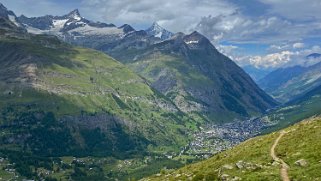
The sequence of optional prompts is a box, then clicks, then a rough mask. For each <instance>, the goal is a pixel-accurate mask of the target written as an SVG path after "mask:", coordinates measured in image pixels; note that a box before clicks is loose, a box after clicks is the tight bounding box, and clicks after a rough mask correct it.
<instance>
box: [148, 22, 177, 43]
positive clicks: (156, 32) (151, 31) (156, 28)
mask: <svg viewBox="0 0 321 181" xmlns="http://www.w3.org/2000/svg"><path fill="white" fill-rule="evenodd" d="M145 31H146V33H147V34H148V35H150V36H154V37H158V38H160V39H162V40H166V39H169V38H171V37H172V36H173V35H174V34H173V33H172V32H170V31H168V30H166V29H165V28H163V27H161V26H160V25H159V24H158V23H157V22H154V23H153V24H152V26H151V27H149V28H148V29H147V30H145Z"/></svg>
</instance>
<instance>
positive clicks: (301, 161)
mask: <svg viewBox="0 0 321 181" xmlns="http://www.w3.org/2000/svg"><path fill="white" fill-rule="evenodd" d="M295 164H296V165H298V166H300V167H306V166H308V162H307V161H306V160H305V159H300V160H298V161H296V162H295Z"/></svg>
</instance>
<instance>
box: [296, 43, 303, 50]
mask: <svg viewBox="0 0 321 181" xmlns="http://www.w3.org/2000/svg"><path fill="white" fill-rule="evenodd" d="M293 48H295V49H300V48H304V43H294V44H293Z"/></svg>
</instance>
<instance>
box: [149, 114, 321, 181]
mask: <svg viewBox="0 0 321 181" xmlns="http://www.w3.org/2000/svg"><path fill="white" fill-rule="evenodd" d="M283 131H286V132H287V133H286V134H284V136H283V137H282V138H281V140H280V141H279V143H278V145H277V146H276V154H277V156H278V157H280V158H281V159H283V160H284V161H285V162H286V163H287V164H288V165H289V167H290V168H289V170H288V173H289V177H290V179H293V180H321V172H320V169H321V162H320V161H321V157H320V155H321V151H320V150H321V144H320V139H321V118H313V119H309V120H305V121H303V122H301V123H298V124H295V125H294V126H291V127H288V128H286V129H284V130H283ZM279 134H280V132H274V133H271V134H268V135H265V136H259V137H256V138H252V139H250V140H247V141H245V142H243V143H241V144H240V145H238V146H236V147H234V148H232V149H230V150H227V151H224V152H222V153H220V154H217V155H215V156H213V157H212V158H210V159H208V160H205V161H202V162H199V163H196V164H192V165H188V166H185V167H183V168H182V169H179V170H176V171H170V170H164V171H162V172H161V173H160V174H158V175H155V176H153V177H150V178H148V179H146V180H222V179H224V178H225V179H230V180H231V179H235V180H237V179H238V180H240V179H242V180H280V175H279V168H280V165H279V164H277V163H276V162H274V161H273V159H272V157H271V156H270V149H271V147H272V145H273V143H274V141H275V140H276V138H277V137H278V136H279ZM300 159H304V160H305V161H306V162H307V163H308V164H307V165H306V166H302V165H301V166H300V165H298V164H296V163H295V162H296V161H298V160H300ZM237 165H239V166H237Z"/></svg>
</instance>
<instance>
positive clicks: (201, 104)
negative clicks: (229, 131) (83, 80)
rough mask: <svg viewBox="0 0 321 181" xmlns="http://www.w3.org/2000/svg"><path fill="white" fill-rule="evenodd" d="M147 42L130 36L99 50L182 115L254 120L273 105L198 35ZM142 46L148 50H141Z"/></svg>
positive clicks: (143, 36) (273, 104)
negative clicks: (147, 83) (140, 78)
mask: <svg viewBox="0 0 321 181" xmlns="http://www.w3.org/2000/svg"><path fill="white" fill-rule="evenodd" d="M145 39H146V36H145V35H144V34H139V35H138V34H135V35H134V33H131V34H129V35H128V36H127V37H125V38H124V39H123V40H122V41H121V42H119V44H118V45H117V46H116V47H102V50H103V51H105V52H108V53H109V54H110V55H111V56H113V57H116V58H117V59H118V60H120V61H122V62H123V63H125V64H127V65H128V66H129V67H130V68H131V69H133V70H134V71H135V72H137V73H138V74H140V75H141V76H143V77H145V78H146V79H147V80H149V81H150V82H152V86H153V87H154V88H155V89H157V90H158V91H160V92H162V93H163V94H165V95H166V96H168V97H169V98H170V99H172V100H174V103H175V104H176V105H177V107H179V108H180V109H181V110H183V111H184V112H186V113H195V114H199V115H202V116H204V117H206V118H207V119H208V120H214V121H226V120H232V119H233V118H240V117H249V116H253V115H256V114H259V113H262V112H264V111H265V110H266V109H268V108H271V107H273V106H275V105H276V103H275V101H274V100H273V99H272V98H270V97H269V96H268V95H267V94H265V93H264V92H263V91H262V90H261V89H260V88H258V86H257V85H256V84H255V83H254V82H253V80H252V79H251V78H250V77H249V76H248V75H247V74H246V73H245V72H244V71H243V70H242V69H241V68H240V67H238V66H237V65H236V64H235V63H234V62H233V61H232V60H230V59H229V58H227V57H226V56H224V55H222V54H221V53H219V52H218V51H217V50H216V49H215V47H214V46H213V45H212V44H211V43H210V41H209V40H208V39H206V38H205V37H204V36H203V35H201V34H199V33H198V32H194V33H192V34H190V35H184V34H181V33H179V34H176V35H175V36H174V37H172V38H171V39H169V40H166V41H163V42H160V43H154V44H150V43H149V45H148V42H147V41H144V40H145ZM140 41H142V42H144V43H145V44H147V45H143V46H141V45H142V44H143V43H139V42H140Z"/></svg>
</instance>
